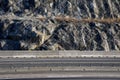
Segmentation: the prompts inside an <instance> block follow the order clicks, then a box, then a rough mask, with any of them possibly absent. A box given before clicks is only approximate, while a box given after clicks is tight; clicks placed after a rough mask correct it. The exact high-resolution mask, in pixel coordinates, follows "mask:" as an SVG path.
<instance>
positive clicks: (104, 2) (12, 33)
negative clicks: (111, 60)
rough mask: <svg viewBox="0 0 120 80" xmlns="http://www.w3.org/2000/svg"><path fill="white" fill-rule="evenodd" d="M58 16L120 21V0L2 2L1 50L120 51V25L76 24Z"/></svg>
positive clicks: (1, 0) (0, 4)
mask: <svg viewBox="0 0 120 80" xmlns="http://www.w3.org/2000/svg"><path fill="white" fill-rule="evenodd" d="M56 16H62V17H66V16H67V17H69V18H70V17H74V18H75V19H79V20H81V19H100V20H103V19H107V20H108V19H114V18H120V0H0V50H81V51H83V50H91V51H93V50H104V51H110V50H117V51H120V23H119V22H114V23H106V22H105V23H101V22H77V23H74V22H69V21H64V20H63V21H57V20H55V17H56ZM38 17H39V18H40V17H44V18H45V19H44V20H40V19H38Z"/></svg>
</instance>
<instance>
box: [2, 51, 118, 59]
mask: <svg viewBox="0 0 120 80" xmlns="http://www.w3.org/2000/svg"><path fill="white" fill-rule="evenodd" d="M47 57H48V58H62V57H69V58H70V57H120V51H110V52H107V51H0V58H47Z"/></svg>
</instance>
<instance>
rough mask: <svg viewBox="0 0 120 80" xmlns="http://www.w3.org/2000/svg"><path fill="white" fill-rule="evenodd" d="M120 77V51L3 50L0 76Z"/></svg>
mask: <svg viewBox="0 0 120 80" xmlns="http://www.w3.org/2000/svg"><path fill="white" fill-rule="evenodd" d="M60 77H61V78H70V77H71V78H76V77H79V78H83V77H84V78H87V77H90V78H98V77H99V78H109V79H110V78H117V79H120V52H119V51H118V52H117V51H111V52H104V51H82V52H81V51H0V79H16V78H17V79H20V78H60Z"/></svg>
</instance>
